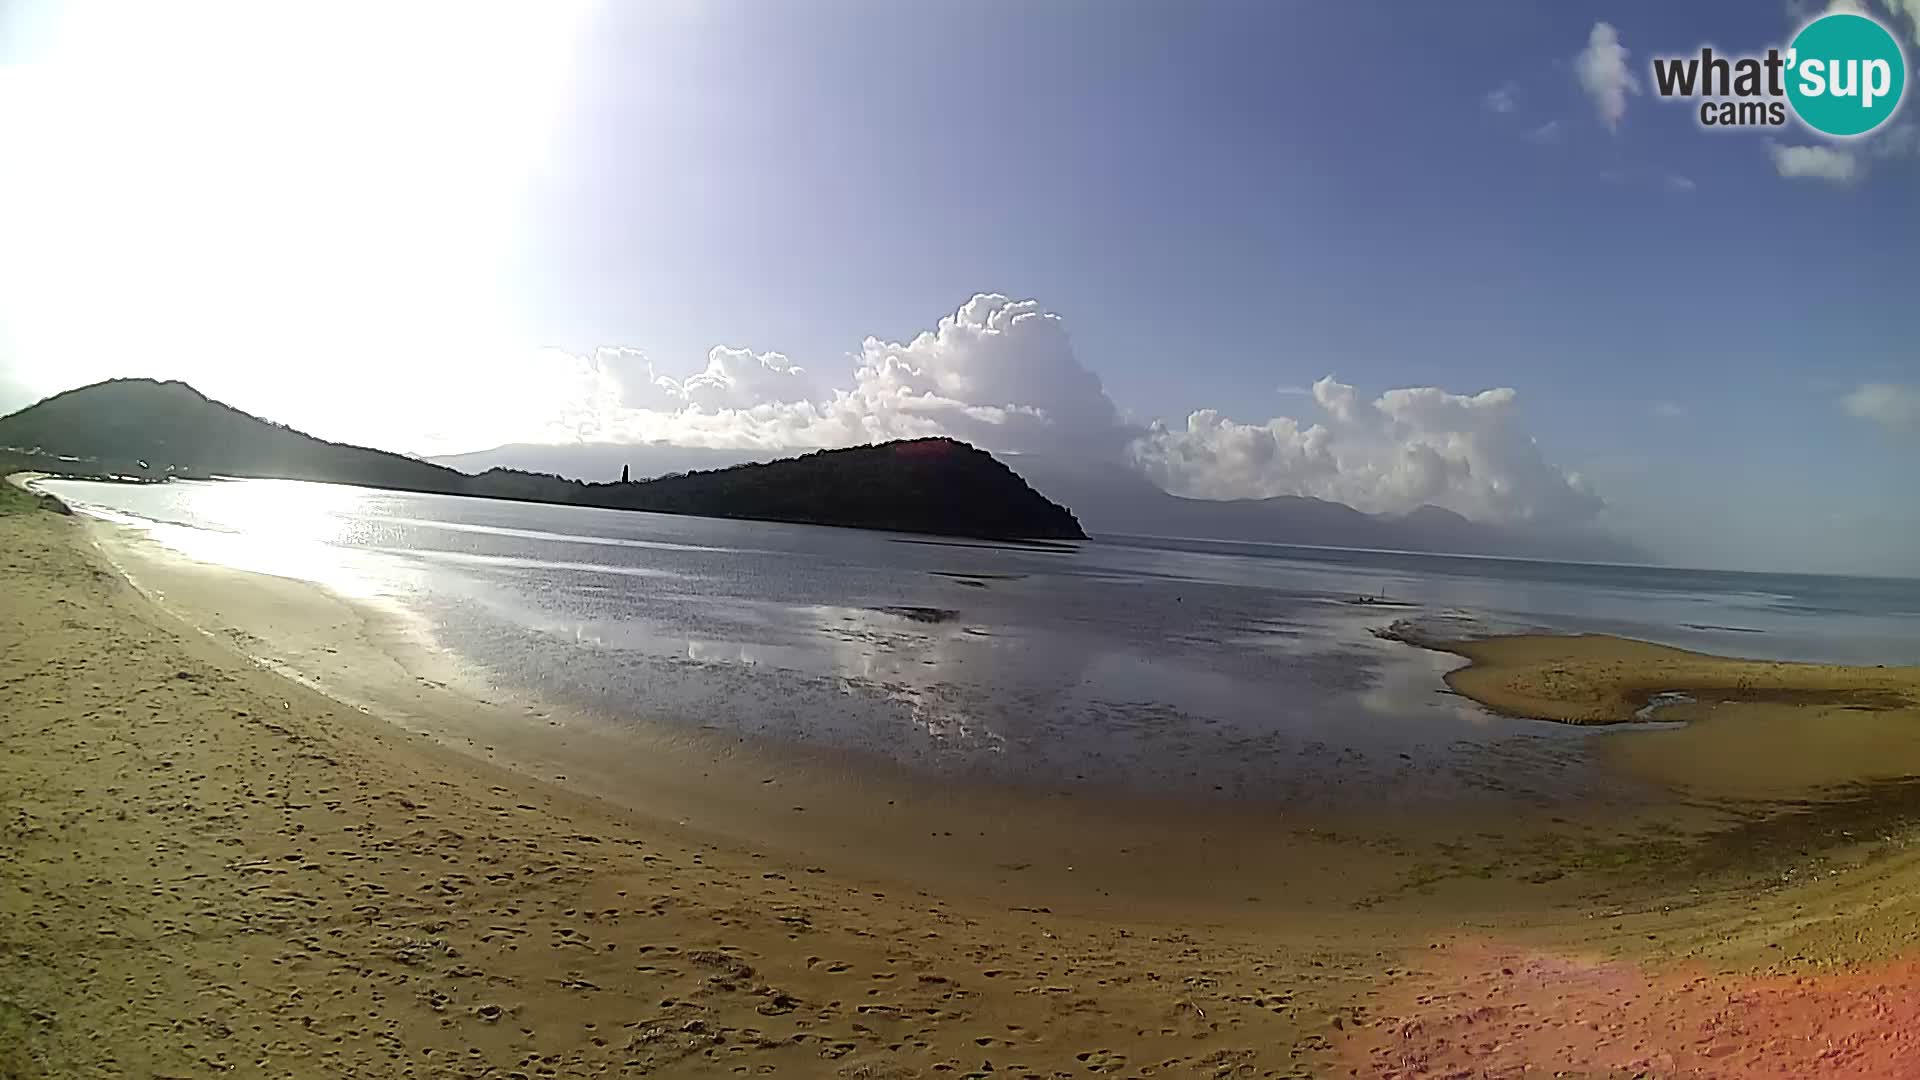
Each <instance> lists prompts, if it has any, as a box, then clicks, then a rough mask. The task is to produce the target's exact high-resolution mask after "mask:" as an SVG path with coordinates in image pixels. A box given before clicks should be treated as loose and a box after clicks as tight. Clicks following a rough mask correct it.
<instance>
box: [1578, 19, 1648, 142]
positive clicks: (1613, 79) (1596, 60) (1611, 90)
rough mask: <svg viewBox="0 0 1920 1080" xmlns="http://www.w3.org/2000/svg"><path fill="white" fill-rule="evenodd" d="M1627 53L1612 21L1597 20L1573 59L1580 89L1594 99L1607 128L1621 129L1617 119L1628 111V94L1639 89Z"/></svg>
mask: <svg viewBox="0 0 1920 1080" xmlns="http://www.w3.org/2000/svg"><path fill="white" fill-rule="evenodd" d="M1627 55H1628V54H1627V50H1626V47H1625V46H1623V45H1621V44H1620V34H1619V32H1618V31H1616V30H1615V29H1614V28H1613V26H1612V25H1611V24H1608V23H1603V22H1599V23H1594V24H1593V31H1592V33H1590V34H1588V35H1587V47H1586V48H1584V49H1582V50H1580V53H1579V55H1577V56H1575V57H1574V58H1573V71H1574V75H1575V77H1576V78H1578V79H1579V80H1580V88H1581V89H1582V90H1585V91H1586V92H1587V96H1588V97H1590V98H1592V99H1593V106H1594V108H1595V109H1596V110H1597V111H1598V112H1599V114H1600V122H1601V123H1602V124H1605V125H1606V128H1607V130H1608V131H1618V130H1620V120H1621V118H1622V117H1624V116H1626V114H1627V95H1628V94H1637V93H1639V92H1640V80H1639V79H1638V78H1637V77H1636V76H1635V75H1634V74H1633V72H1632V71H1631V70H1629V69H1628V68H1627Z"/></svg>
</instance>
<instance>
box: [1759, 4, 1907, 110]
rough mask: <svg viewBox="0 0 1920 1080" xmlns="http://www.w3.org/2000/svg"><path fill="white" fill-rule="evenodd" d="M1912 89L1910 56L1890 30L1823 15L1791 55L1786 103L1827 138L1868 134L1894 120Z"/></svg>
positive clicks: (1798, 37) (1862, 20)
mask: <svg viewBox="0 0 1920 1080" xmlns="http://www.w3.org/2000/svg"><path fill="white" fill-rule="evenodd" d="M1906 89H1907V57H1906V54H1905V53H1904V52H1902V51H1901V49H1900V43H1899V42H1898V41H1896V40H1894V37H1893V35H1892V34H1890V33H1888V32H1887V28H1886V27H1884V26H1881V25H1880V24H1879V23H1877V22H1875V21H1873V20H1872V19H1869V18H1867V17H1866V16H1864V15H1852V14H1834V15H1823V16H1821V17H1820V18H1818V19H1815V20H1813V21H1812V22H1810V23H1808V24H1807V25H1806V26H1805V27H1803V28H1802V29H1801V31H1800V33H1799V34H1798V35H1796V36H1795V37H1794V39H1793V43H1792V44H1791V45H1790V46H1789V47H1788V50H1787V100H1788V101H1790V102H1792V103H1793V111H1794V112H1795V113H1798V114H1799V116H1800V119H1801V121H1803V122H1804V123H1805V124H1806V125H1807V126H1808V127H1810V128H1812V129H1814V130H1815V131H1818V132H1821V133H1823V134H1827V135H1841V136H1846V135H1864V134H1866V133H1867V132H1869V131H1872V130H1873V129H1874V128H1877V127H1879V126H1880V125H1881V124H1884V123H1886V121H1887V118H1888V117H1890V116H1892V115H1893V111H1894V110H1895V109H1897V108H1899V107H1900V96H1901V95H1902V94H1904V93H1905V92H1906Z"/></svg>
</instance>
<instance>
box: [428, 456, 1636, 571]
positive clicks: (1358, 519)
mask: <svg viewBox="0 0 1920 1080" xmlns="http://www.w3.org/2000/svg"><path fill="white" fill-rule="evenodd" d="M798 452H799V451H797V450H778V449H769V450H760V451H754V450H729V449H712V448H703V447H680V446H670V445H666V444H662V443H641V444H625V443H576V444H571V445H564V446H547V445H540V444H534V443H514V444H510V445H507V446H501V447H496V448H495V449H492V450H485V451H480V452H477V453H471V454H456V455H451V456H446V457H437V458H434V459H433V460H434V461H435V462H437V463H439V464H442V465H448V466H452V467H455V468H459V469H464V470H468V471H476V470H481V469H487V468H496V467H503V466H513V467H518V468H528V469H537V470H540V471H542V472H553V473H559V474H561V475H565V476H582V477H613V476H618V475H619V474H620V470H621V469H622V468H631V470H632V474H633V475H634V476H651V475H655V474H658V473H665V472H675V471H681V470H685V469H696V468H705V469H711V468H718V467H722V466H726V465H733V464H738V463H740V462H743V461H763V460H768V459H771V458H774V457H778V456H781V455H783V454H787V453H798ZM1006 462H1007V464H1008V465H1009V466H1010V467H1011V468H1012V469H1013V470H1014V471H1015V472H1017V473H1019V474H1020V475H1021V476H1022V477H1024V478H1025V479H1026V480H1027V482H1028V483H1029V484H1031V485H1033V487H1034V488H1035V489H1037V490H1038V491H1040V492H1041V493H1042V494H1044V495H1046V496H1047V497H1048V498H1050V499H1053V500H1054V501H1056V502H1059V503H1061V504H1063V505H1065V506H1069V507H1072V508H1073V512H1074V515H1075V516H1076V517H1077V518H1078V519H1079V521H1080V523H1081V524H1082V525H1084V526H1085V527H1086V528H1087V529H1088V530H1090V531H1092V532H1094V533H1096V534H1109V535H1133V536H1159V537H1183V538H1204V539H1213V540H1237V541H1248V542H1255V543H1272V544H1301V545H1312V546H1319V547H1345V548H1377V549H1384V550H1392V551H1425V552H1448V553H1455V554H1463V555H1501V556H1509V557H1518V558H1542V559H1566V560H1571V561H1587V562H1651V561H1653V560H1652V559H1651V557H1650V556H1649V555H1648V553H1647V552H1645V551H1644V550H1642V549H1641V548H1639V547H1637V546H1636V545H1634V544H1631V543H1628V542H1626V541H1624V540H1621V539H1619V538H1617V537H1613V536H1610V535H1607V534H1605V533H1601V532H1597V531H1592V530H1555V529H1547V528H1527V527H1520V526H1511V525H1489V524H1484V523H1481V522H1476V521H1473V520H1470V519H1468V518H1466V517H1463V516H1462V515H1460V514H1457V513H1454V512H1453V511H1451V510H1446V509H1443V508H1441V507H1438V506H1422V507H1419V508H1417V509H1415V510H1413V511H1411V512H1409V513H1406V514H1366V513H1362V512H1361V511H1359V510H1355V509H1354V508H1353V507H1351V506H1347V505H1346V504H1344V503H1337V502H1329V501H1326V500H1324V499H1313V498H1306V497H1302V496H1294V495H1283V496H1279V497H1277V498H1271V499H1235V500H1227V501H1217V500H1210V499H1189V498H1183V497H1181V496H1178V495H1170V494H1168V493H1167V492H1165V491H1162V490H1161V489H1160V488H1159V487H1157V486H1155V485H1154V484H1153V483H1152V482H1151V481H1149V480H1148V479H1147V478H1146V477H1144V476H1142V475H1141V474H1140V473H1138V472H1135V471H1134V470H1132V469H1130V468H1127V467H1126V466H1124V465H1119V464H1113V463H1085V462H1070V461H1063V460H1059V459H1054V458H1046V457H1036V456H1033V455H1010V456H1008V457H1007V459H1006Z"/></svg>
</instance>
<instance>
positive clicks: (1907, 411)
mask: <svg viewBox="0 0 1920 1080" xmlns="http://www.w3.org/2000/svg"><path fill="white" fill-rule="evenodd" d="M1840 405H1841V407H1842V408H1844V409H1846V410H1847V412H1848V413H1850V414H1851V415H1854V416H1858V417H1860V418H1862V419H1865V420H1872V421H1873V422H1874V423H1876V424H1880V425H1881V426H1883V427H1887V428H1892V429H1894V430H1896V431H1920V387H1913V386H1901V385H1899V384H1898V383H1863V384H1862V385H1861V386H1860V387H1859V388H1858V389H1856V390H1854V391H1853V392H1852V393H1850V394H1848V395H1847V396H1846V397H1844V398H1841V399H1840Z"/></svg>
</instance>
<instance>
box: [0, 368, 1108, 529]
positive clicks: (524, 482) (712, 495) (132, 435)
mask: <svg viewBox="0 0 1920 1080" xmlns="http://www.w3.org/2000/svg"><path fill="white" fill-rule="evenodd" d="M0 448H7V449H8V450H10V451H11V452H10V453H7V454H6V455H5V457H6V461H5V465H6V466H7V467H8V468H35V469H41V470H44V471H48V472H55V473H66V474H70V475H133V476H136V477H138V478H142V479H155V480H158V479H168V478H182V477H186V478H197V477H209V476H215V475H224V476H246V477H276V478H281V479H292V480H318V481H326V482H332V483H344V484H359V485H363V486H367V487H376V488H388V489H397V490H402V491H422V492H434V493H441V494H450V495H470V496H478V497H481V498H509V499H523V500H527V501H530V502H548V503H563V504H569V505H579V506H597V507H605V508H609V509H618V510H648V511H654V512H659V513H674V514H693V515H699V516H703V517H724V518H747V519H755V520H766V521H790V522H804V523H809V524H819V525H839V526H846V527H851V528H867V529H890V530H897V531H901V532H922V533H933V534H938V535H943V536H966V537H978V538H989V539H1083V538H1084V535H1085V534H1084V533H1082V532H1081V530H1080V526H1079V523H1078V522H1076V521H1075V520H1074V517H1073V514H1072V513H1070V512H1069V511H1067V510H1066V509H1065V508H1064V507H1061V506H1059V505H1057V504H1056V503H1053V502H1051V501H1049V500H1047V499H1046V498H1044V497H1042V496H1041V495H1040V494H1039V493H1037V492H1035V491H1034V490H1033V488H1032V487H1030V486H1028V484H1027V483H1026V481H1024V480H1022V479H1021V478H1020V477H1019V476H1018V475H1016V474H1015V473H1014V472H1013V471H1012V470H1011V469H1008V468H1007V467H1006V466H1005V465H1004V464H1002V463H1000V462H999V461H997V460H995V459H994V457H993V456H992V455H991V454H988V453H986V452H985V451H983V450H978V449H975V448H974V447H971V446H968V445H967V444H965V443H961V442H957V441H955V440H952V439H913V440H905V441H900V442H891V443H883V444H880V445H877V446H860V447H853V448H850V449H845V450H821V451H815V452H813V453H809V454H806V455H804V456H802V457H797V458H790V459H787V460H783V461H776V462H771V463H768V464H759V465H742V466H735V467H732V468H720V469H714V470H711V471H700V472H673V473H670V474H669V475H666V476H662V477H658V478H656V479H651V480H641V481H637V482H634V483H625V482H610V483H583V482H581V481H580V480H576V479H567V478H563V477H560V476H556V475H551V474H546V473H536V472H527V471H523V470H520V469H511V468H504V467H496V468H489V469H487V470H485V471H484V472H481V473H479V474H478V475H471V474H468V473H465V472H461V471H459V470H457V469H452V468H449V467H447V466H445V465H438V464H434V463H432V462H427V461H421V460H419V459H417V458H411V457H406V456H404V455H400V454H392V453H388V452H386V451H382V450H369V449H366V448H364V447H358V446H346V445H342V444H339V443H331V442H326V441H324V440H321V439H316V438H314V437H313V436H311V435H308V434H306V433H304V432H300V431H295V430H293V429H292V428H288V427H285V426H282V425H280V424H274V423H270V422H268V421H265V420H262V419H260V418H259V417H256V416H251V415H249V414H247V413H244V412H241V411H240V410H238V409H235V408H233V407H231V406H228V405H224V404H221V403H220V402H217V401H212V400H209V399H208V398H207V397H206V396H204V395H203V394H201V393H200V392H199V391H197V390H195V389H193V388H192V387H190V386H188V385H186V384H185V383H179V382H164V383H163V382H156V381H154V380H151V379H114V380H110V381H108V382H103V383H95V384H93V385H92V386H85V387H81V388H80V389H77V390H69V391H67V392H66V393H64V394H59V395H56V396H54V397H51V398H48V399H47V400H45V401H42V402H40V403H38V404H36V405H31V406H29V407H27V408H25V409H22V410H20V411H19V412H16V413H14V414H12V415H11V416H7V417H3V418H0Z"/></svg>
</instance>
